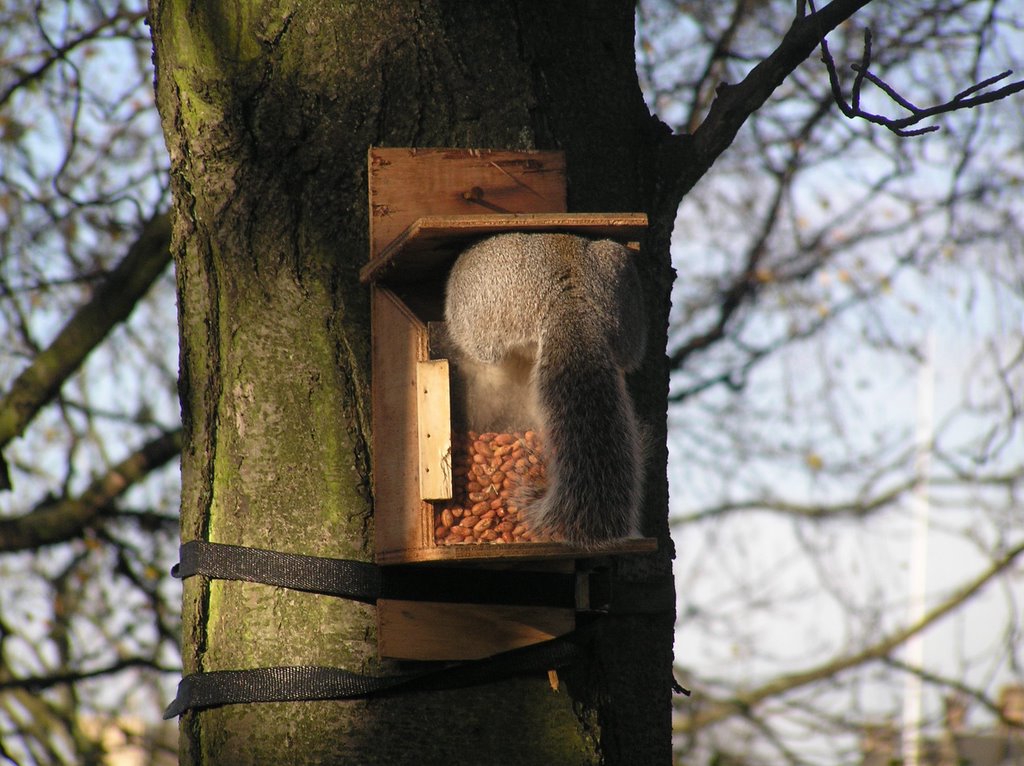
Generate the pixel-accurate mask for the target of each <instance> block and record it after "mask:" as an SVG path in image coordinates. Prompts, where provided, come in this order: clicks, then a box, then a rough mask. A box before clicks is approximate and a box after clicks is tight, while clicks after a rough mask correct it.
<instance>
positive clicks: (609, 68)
mask: <svg viewBox="0 0 1024 766" xmlns="http://www.w3.org/2000/svg"><path fill="white" fill-rule="evenodd" d="M150 19H151V24H152V27H153V39H154V45H155V61H156V69H157V96H158V103H159V108H160V112H161V115H162V119H163V125H164V131H165V135H166V138H167V143H168V148H169V151H170V156H171V167H172V183H173V189H174V197H175V202H174V204H175V210H174V235H173V244H172V251H173V254H174V258H175V263H176V269H177V282H178V299H179V312H180V333H181V384H180V386H181V398H182V414H183V424H184V448H183V453H182V481H183V488H182V534H183V539H185V540H189V539H195V538H205V539H210V540H214V541H217V542H226V543H237V544H244V545H251V546H256V547H265V548H274V549H278V550H284V551H291V552H299V553H309V554H313V555H323V556H334V557H346V558H361V559H369V558H370V551H371V549H372V545H371V539H372V537H371V536H372V515H371V498H370V496H369V490H368V487H369V478H370V470H371V466H370V459H369V450H368V444H369V433H368V409H369V354H368V343H369V327H368V305H367V303H368V302H367V294H366V292H365V289H364V288H363V287H361V286H360V285H359V283H358V280H357V276H356V273H357V270H358V268H359V267H360V266H361V265H362V264H363V263H364V261H365V259H366V254H367V209H366V190H365V185H366V176H365V158H366V150H367V147H368V146H370V145H382V146H458V147H496V148H509V149H525V148H544V149H551V148H553V149H563V150H565V151H566V153H567V160H568V166H569V184H570V187H569V204H570V209H571V210H575V211H634V210H636V211H645V212H647V213H648V214H649V215H650V217H651V220H652V227H651V231H650V234H649V236H648V237H647V239H646V241H645V242H644V243H643V244H644V250H643V257H642V258H641V270H642V276H643V278H644V282H645V289H646V292H647V299H648V306H649V310H650V316H651V320H650V332H649V347H648V361H647V363H646V364H645V366H644V367H643V369H642V370H641V371H640V372H639V373H638V374H636V375H635V376H634V377H633V380H632V381H631V382H632V385H633V389H634V393H635V394H636V397H637V402H638V409H639V411H640V414H641V416H642V418H643V419H644V420H645V422H646V423H647V424H648V426H649V427H650V429H651V434H652V443H653V444H655V445H659V446H656V447H655V448H654V449H652V451H651V455H650V459H649V463H648V469H649V470H648V482H647V487H648V490H647V497H646V514H647V529H646V532H647V534H649V535H653V536H657V537H658V538H659V539H660V541H661V547H660V551H659V553H658V554H656V555H651V556H647V557H637V558H633V559H629V560H623V561H621V562H620V563H619V566H618V577H619V579H620V584H621V588H622V590H621V591H620V592H626V593H630V592H631V593H636V594H649V597H647V598H645V599H642V600H638V601H637V603H639V602H640V601H643V602H644V603H643V604H642V606H643V608H644V610H643V611H642V612H640V613H634V614H622V615H619V616H615V617H609V618H607V619H606V620H605V622H604V625H603V628H602V630H600V631H599V633H598V638H597V641H596V643H595V646H594V649H593V651H592V652H591V654H590V656H589V657H588V658H587V659H586V660H585V661H584V662H581V663H580V664H579V666H578V667H576V668H574V669H573V670H572V671H571V672H569V673H567V674H566V680H567V683H565V684H563V686H562V691H560V692H558V693H555V692H553V691H552V690H551V687H550V686H549V684H548V680H547V679H546V678H520V679H512V680H507V681H502V682H497V683H494V684H490V685H487V686H482V687H477V688H473V689H468V690H459V691H448V692H436V693H417V694H412V695H400V696H395V697H390V698H387V699H379V700H374V701H369V702H355V703H353V702H327V703H288V704H284V703H282V704H264V705H245V706H243V705H236V706H228V707H224V708H220V709H215V710H210V711H207V712H203V713H200V714H195V715H187V716H185V717H184V719H183V721H182V735H183V736H182V762H183V763H208V764H214V763H340V762H352V763H361V764H372V763H382V764H383V763H387V764H401V763H419V764H429V763H488V764H502V763H509V764H511V763H515V764H520V765H522V764H532V763H538V764H539V763H544V764H550V763H598V762H606V763H611V764H614V763H667V762H669V761H670V750H671V747H670V710H671V706H670V694H671V691H670V684H671V680H672V679H671V660H672V625H673V621H674V620H673V597H672V586H671V566H670V559H671V555H672V549H671V542H670V541H669V537H668V530H667V487H666V479H665V462H666V461H665V449H664V446H663V445H664V444H665V439H664V436H665V412H666V397H667V369H666V366H665V360H664V354H663V350H664V348H665V340H666V337H665V332H666V331H665V328H666V320H667V315H668V297H669V288H670V284H671V269H670V266H669V259H668V239H669V234H670V231H671V225H672V220H673V217H674V214H675V209H676V205H677V203H678V194H679V192H678V191H677V190H676V189H675V187H674V186H673V185H663V184H661V183H660V179H661V178H664V177H669V178H671V177H674V176H675V175H677V174H678V170H679V163H680V161H681V159H680V158H681V153H680V152H679V151H678V146H677V145H675V144H674V143H672V142H670V137H669V134H668V132H667V131H665V130H663V128H662V127H661V126H660V125H659V124H658V123H657V122H656V121H655V120H653V119H652V118H651V117H650V115H649V114H648V112H647V110H646V108H645V106H644V103H643V100H642V98H641V94H640V91H639V88H638V85H637V80H636V74H635V67H634V58H633V7H632V4H631V3H629V2H615V3H584V2H578V3H543V4H542V3H514V2H501V3H486V4H481V3H464V2H455V1H454V0H451V1H449V2H439V1H436V0H435V1H433V2H425V3H404V2H395V3H348V4H344V3H333V2H308V3H290V2H286V1H283V0H278V1H277V2H271V1H268V2H263V3H255V2H245V1H244V0H238V2H212V3H186V2H181V0H152V4H151V15H150ZM374 630H375V628H374V616H373V612H372V610H371V609H370V608H369V607H366V606H362V605H358V604H353V603H348V602H343V601H338V600H332V599H328V598H325V597H318V596H314V595H308V594H301V593H295V592H290V591H284V590H277V589H273V588H270V587H267V586H261V585H249V584H241V583H233V582H222V581H214V582H212V583H207V582H204V581H201V579H200V578H192V579H190V580H188V581H187V582H186V584H185V599H184V635H183V657H184V665H185V672H186V673H191V672H196V671H200V670H216V669H227V668H244V667H259V666H270V665H295V664H323V665H335V666H339V667H345V668H349V669H353V670H357V671H362V672H375V671H377V670H379V668H378V667H377V663H376V660H375V646H374Z"/></svg>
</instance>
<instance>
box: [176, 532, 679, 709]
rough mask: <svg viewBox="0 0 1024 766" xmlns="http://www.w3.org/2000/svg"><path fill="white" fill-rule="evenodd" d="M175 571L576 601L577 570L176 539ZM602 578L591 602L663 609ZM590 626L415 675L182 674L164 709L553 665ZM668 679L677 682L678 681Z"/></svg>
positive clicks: (423, 684) (299, 584)
mask: <svg viewBox="0 0 1024 766" xmlns="http://www.w3.org/2000/svg"><path fill="white" fill-rule="evenodd" d="M172 574H173V575H174V576H175V577H181V578H185V577H191V576H193V575H197V574H200V575H205V576H207V577H213V578H218V579H230V580H245V581H249V582H259V583H265V584H268V585H276V586H279V587H282V588H291V589H294V590H302V591H307V592H311V593H320V594H325V595H329V596H338V597H341V598H347V599H352V600H355V601H361V602H364V603H369V604H372V603H376V601H377V600H378V599H381V598H388V599H403V600H421V601H451V602H457V603H490V604H518V605H527V606H557V607H562V608H574V607H576V606H577V604H576V576H575V575H572V574H557V573H546V572H545V573H542V572H520V571H515V572H511V571H508V572H506V571H495V570H481V569H467V568H459V567H443V568H423V567H416V566H388V567H383V568H381V567H377V566H376V565H374V564H369V563H366V562H362V561H351V560H346V559H328V558H322V557H318V556H303V555H299V554H294V553H282V552H280V551H271V550H263V549H259V548H248V547H244V546H239V545H226V544H223V543H211V542H207V541H204V540H193V541H190V542H188V543H185V544H184V545H182V546H181V563H180V564H178V565H176V566H175V567H174V569H173V570H172ZM608 584H609V583H608V582H607V578H606V577H605V578H595V577H594V576H593V575H591V578H590V581H589V583H588V586H589V590H590V593H591V595H590V602H591V608H592V609H593V608H595V606H594V605H595V604H596V605H597V606H601V607H602V608H607V607H608V606H609V605H611V606H612V607H614V611H616V612H618V611H622V612H632V611H651V612H654V611H665V607H664V604H663V602H664V598H663V596H664V594H660V595H659V596H658V598H657V600H656V602H652V603H651V604H650V605H648V604H645V603H643V602H644V599H643V598H639V599H638V598H637V594H630V593H621V594H619V593H617V594H615V597H614V598H613V597H612V593H611V592H610V591H609V590H608V587H607V586H608ZM595 599H596V601H595ZM616 604H618V606H616ZM652 607H655V608H652ZM594 624H595V623H593V622H591V623H589V624H588V625H586V626H585V627H583V628H577V630H575V631H573V632H572V633H570V634H568V635H565V636H560V637H558V638H554V639H551V640H550V641H544V642H541V643H538V644H533V645H531V646H527V647H523V648H521V649H514V650H511V651H508V652H503V653H501V654H496V655H493V656H491V657H487V658H485V659H482V660H473V661H469V662H463V663H457V664H452V665H446V666H444V667H441V668H434V669H432V670H428V671H422V672H417V673H405V674H398V675H390V676H367V675H361V674H359V673H353V672H351V671H348V670H344V669H342V668H330V667H311V666H295V667H272V668H254V669H250V670H219V671H212V672H209V673H194V674H191V675H188V676H185V677H184V678H183V679H182V680H181V682H180V683H179V684H178V693H177V696H176V697H175V700H174V702H172V703H171V704H170V706H168V708H167V710H166V711H165V713H164V718H173V717H175V716H178V715H181V714H182V713H184V712H185V711H188V710H199V709H204V708H209V707H216V706H219V705H227V704H234V703H251V702H291V701H302V700H345V699H359V698H365V697H372V696H378V695H382V694H388V693H397V692H399V691H401V692H406V691H425V690H431V689H442V688H456V687H463V686H471V685H475V684H480V683H486V682H490V681H494V680H497V679H500V678H505V677H508V676H511V675H518V674H522V673H528V672H539V671H544V670H552V669H557V668H560V667H562V666H564V665H566V664H568V663H569V662H571V661H572V659H573V658H574V657H575V656H576V655H577V653H578V652H579V649H580V646H581V645H582V644H583V643H584V642H585V641H588V640H589V637H590V633H591V631H592V629H593V625H594ZM673 685H674V687H675V686H678V684H676V683H675V682H674V679H673ZM681 689H682V687H679V690H681ZM679 690H677V691H679ZM685 693H687V694H688V692H685Z"/></svg>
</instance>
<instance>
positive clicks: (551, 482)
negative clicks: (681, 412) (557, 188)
mask: <svg viewBox="0 0 1024 766" xmlns="http://www.w3.org/2000/svg"><path fill="white" fill-rule="evenodd" d="M445 320H446V323H447V329H448V342H449V343H450V344H451V345H452V346H453V347H454V351H455V357H456V359H455V362H456V364H455V368H456V369H457V370H458V373H459V376H460V377H461V378H462V380H461V381H460V383H461V384H462V390H463V392H464V396H465V397H466V402H465V407H466V418H467V421H468V427H469V428H471V429H473V430H480V431H486V430H519V429H521V428H525V427H530V426H533V427H537V429H538V430H539V432H540V434H541V437H542V439H543V443H544V452H545V459H546V463H547V471H548V485H547V488H546V489H541V490H531V489H527V490H526V494H525V495H524V496H522V497H520V498H519V500H520V502H521V503H522V505H521V513H522V514H523V517H524V519H525V520H526V522H527V523H528V524H529V525H530V527H531V528H532V529H534V530H535V531H538V532H545V533H550V534H554V535H556V536H558V537H560V538H562V539H564V540H566V541H567V542H569V543H571V544H574V545H578V546H582V547H588V548H599V547H600V546H601V545H602V544H603V543H607V542H609V541H612V540H617V539H622V538H626V537H633V536H637V535H639V533H640V503H641V496H642V490H643V487H642V480H643V471H644V466H643V462H644V451H645V450H644V444H643V442H644V439H643V436H642V432H641V428H640V426H639V424H638V423H637V418H636V414H635V412H634V408H633V402H632V400H631V399H630V396H629V393H628V392H627V390H626V382H625V373H626V372H630V371H632V370H634V369H636V368H637V367H638V366H639V364H640V361H641V359H642V358H643V354H644V345H645V340H646V333H645V315H644V309H643V297H642V293H641V288H640V280H639V277H638V275H637V272H636V267H635V265H634V264H633V256H632V254H631V253H630V251H629V250H627V249H626V248H625V247H623V246H622V245H620V244H618V243H616V242H613V241H611V240H599V241H594V240H590V239H585V238H583V237H578V236H574V235H569V234H554V233H551V234H548V233H543V234H527V233H521V232H513V233H507V234H498V235H495V236H493V237H489V238H487V239H485V240H482V241H480V242H478V243H476V244H474V245H472V246H471V247H469V248H468V249H466V250H465V251H464V252H463V253H462V254H461V255H460V256H459V258H458V259H457V260H456V262H455V265H454V266H453V267H452V270H451V273H450V275H449V277H448V283H447V293H446V299H445Z"/></svg>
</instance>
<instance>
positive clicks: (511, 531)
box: [434, 431, 550, 545]
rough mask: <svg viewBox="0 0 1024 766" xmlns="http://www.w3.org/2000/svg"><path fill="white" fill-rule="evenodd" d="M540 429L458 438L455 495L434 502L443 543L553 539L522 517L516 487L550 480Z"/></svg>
mask: <svg viewBox="0 0 1024 766" xmlns="http://www.w3.org/2000/svg"><path fill="white" fill-rule="evenodd" d="M540 451H541V445H540V439H539V437H538V436H537V434H536V432H534V431H516V432H512V433H493V432H488V433H482V434H479V433H476V432H475V431H469V432H468V433H466V435H465V437H462V438H459V437H456V438H453V440H452V499H451V500H446V501H443V502H439V503H435V504H434V541H435V542H436V543H437V544H438V545H460V544H467V543H496V544H500V543H520V542H530V541H538V542H539V541H542V540H549V539H550V538H549V537H545V536H543V535H539V534H535V533H533V532H531V531H530V529H528V528H527V526H526V524H524V523H523V521H522V520H521V519H520V518H519V508H517V507H516V490H517V489H518V488H519V487H521V486H523V485H527V484H528V485H530V486H532V487H536V488H538V489H540V488H543V486H544V485H545V483H546V477H545V473H544V463H543V460H542V459H541V457H540Z"/></svg>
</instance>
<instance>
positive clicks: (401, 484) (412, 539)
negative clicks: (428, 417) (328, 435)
mask: <svg viewBox="0 0 1024 766" xmlns="http://www.w3.org/2000/svg"><path fill="white" fill-rule="evenodd" d="M370 311H371V320H372V326H371V332H372V335H373V343H372V355H373V386H372V391H373V393H372V398H373V504H374V548H375V555H376V557H377V558H378V560H380V557H381V556H386V555H394V554H395V553H396V552H403V551H406V550H410V549H411V550H418V549H421V548H424V547H426V546H427V545H431V544H433V533H434V530H433V524H432V521H433V519H432V510H433V506H431V505H430V504H429V503H425V502H424V501H423V500H422V499H421V498H420V496H419V484H418V482H417V481H416V471H417V468H416V462H417V461H418V460H419V447H418V442H419V433H418V424H417V419H416V398H417V397H416V391H417V388H416V364H417V362H419V361H420V360H422V359H424V358H425V357H426V353H427V348H426V346H427V337H426V336H427V332H426V326H425V325H424V324H423V323H422V322H420V321H419V319H418V318H417V317H416V316H415V315H414V314H412V312H410V311H409V310H408V309H407V308H406V307H405V305H404V304H403V303H402V301H401V300H399V299H398V297H397V296H395V295H394V294H393V293H392V292H391V291H390V290H387V289H385V288H383V287H380V286H374V288H373V290H372V291H371V307H370Z"/></svg>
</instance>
